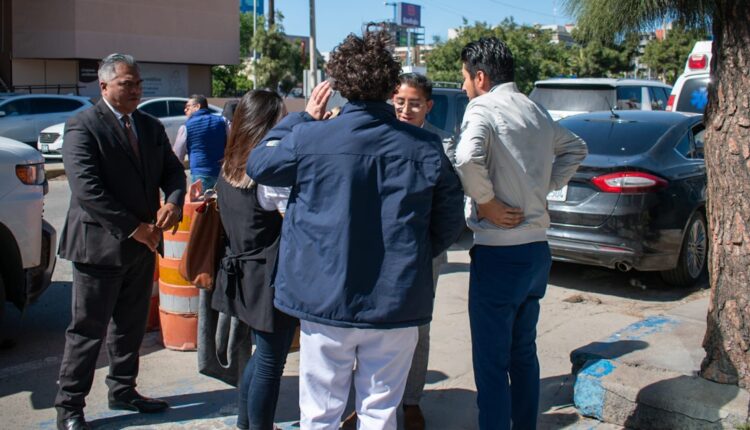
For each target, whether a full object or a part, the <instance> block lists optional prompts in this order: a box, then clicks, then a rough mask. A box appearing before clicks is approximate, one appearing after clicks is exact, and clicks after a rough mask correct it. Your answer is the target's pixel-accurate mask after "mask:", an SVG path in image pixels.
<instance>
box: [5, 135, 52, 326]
mask: <svg viewBox="0 0 750 430" xmlns="http://www.w3.org/2000/svg"><path fill="white" fill-rule="evenodd" d="M46 193H47V180H46V178H45V174H44V158H42V156H41V154H39V152H38V151H37V150H35V149H34V148H32V147H30V146H29V145H26V144H24V143H21V142H18V141H15V140H12V139H7V138H4V137H0V256H2V257H0V320H2V314H3V309H4V306H5V301H9V302H11V303H13V304H15V305H16V306H17V307H18V308H19V309H22V310H23V309H24V308H25V307H26V306H27V305H29V304H30V303H32V302H33V301H34V300H36V298H37V297H39V295H40V294H41V293H42V292H44V290H45V289H47V287H48V286H49V285H50V281H51V279H52V271H53V270H54V268H55V262H56V257H55V246H56V244H57V233H56V232H55V229H54V227H52V226H51V225H50V224H49V223H48V222H46V221H45V220H44V219H43V218H42V211H43V209H44V195H45V194H46Z"/></svg>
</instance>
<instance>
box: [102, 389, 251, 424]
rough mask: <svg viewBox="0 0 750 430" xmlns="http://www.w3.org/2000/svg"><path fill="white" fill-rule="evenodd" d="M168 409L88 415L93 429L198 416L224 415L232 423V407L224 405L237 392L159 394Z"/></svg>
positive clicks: (230, 402) (189, 419) (175, 421)
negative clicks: (143, 412) (146, 412)
mask: <svg viewBox="0 0 750 430" xmlns="http://www.w3.org/2000/svg"><path fill="white" fill-rule="evenodd" d="M162 399H164V400H166V401H168V402H169V404H170V408H169V409H168V410H167V411H165V412H162V413H156V414H139V413H135V412H133V413H121V412H119V411H112V412H111V413H112V414H117V415H114V416H105V417H90V418H88V419H89V423H90V425H91V427H92V428H96V429H121V428H124V427H128V426H148V425H156V424H163V423H179V422H182V421H191V420H197V419H201V418H218V417H222V416H226V417H227V419H231V422H232V423H234V420H235V415H234V414H236V408H227V407H226V405H227V404H232V405H234V403H235V402H236V399H237V392H236V391H235V390H234V389H232V388H230V389H226V390H220V391H209V392H204V393H189V394H180V395H177V396H171V397H163V398H162Z"/></svg>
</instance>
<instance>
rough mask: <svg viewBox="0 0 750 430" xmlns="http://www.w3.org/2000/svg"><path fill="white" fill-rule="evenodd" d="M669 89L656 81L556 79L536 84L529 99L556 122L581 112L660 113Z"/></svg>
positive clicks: (665, 104) (664, 105)
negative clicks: (643, 111)
mask: <svg viewBox="0 0 750 430" xmlns="http://www.w3.org/2000/svg"><path fill="white" fill-rule="evenodd" d="M671 90H672V87H671V86H669V85H667V84H664V83H662V82H659V81H650V80H642V79H610V78H557V79H546V80H543V81H536V82H535V83H534V89H533V90H531V93H530V94H529V98H530V99H531V100H533V101H535V102H537V103H539V104H540V105H542V106H543V107H544V108H545V109H547V111H548V112H549V113H550V115H552V118H553V119H555V120H556V121H557V120H560V119H562V118H565V117H567V116H570V115H575V114H579V113H584V112H595V111H604V110H606V111H608V110H610V109H612V110H664V109H665V108H666V107H667V100H668V98H669V93H670V91H671Z"/></svg>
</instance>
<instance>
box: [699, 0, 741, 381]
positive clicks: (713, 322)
mask: <svg viewBox="0 0 750 430" xmlns="http://www.w3.org/2000/svg"><path fill="white" fill-rule="evenodd" d="M715 4H716V8H715V16H713V28H714V43H713V60H712V71H713V73H712V79H713V82H712V85H710V86H709V105H708V109H707V110H706V125H707V130H706V142H707V143H706V167H707V171H708V222H709V226H710V229H711V250H710V255H709V274H710V283H711V287H712V290H711V300H710V304H709V312H708V321H707V322H708V328H707V330H706V335H705V338H704V340H703V347H704V349H705V350H706V358H705V359H704V360H703V364H702V366H701V374H702V376H703V377H704V378H707V379H710V380H713V381H716V382H720V383H726V384H738V385H739V386H740V387H744V388H750V26H748V25H747V23H748V22H750V2H747V1H736V0H715Z"/></svg>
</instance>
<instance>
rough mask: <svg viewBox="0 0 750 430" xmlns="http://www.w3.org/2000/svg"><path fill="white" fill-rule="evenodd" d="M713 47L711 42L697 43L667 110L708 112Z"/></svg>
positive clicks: (673, 89) (676, 83)
mask: <svg viewBox="0 0 750 430" xmlns="http://www.w3.org/2000/svg"><path fill="white" fill-rule="evenodd" d="M711 47H712V42H711V41H710V40H702V41H699V42H696V43H695V46H693V50H692V51H691V52H690V55H689V56H688V59H687V61H686V62H685V71H684V72H683V74H682V75H680V77H679V78H677V81H675V83H674V86H673V87H672V93H671V94H670V95H669V100H668V101H667V109H666V110H668V111H674V112H694V113H703V112H704V111H705V110H706V105H707V104H708V90H707V88H708V83H709V82H710V71H711Z"/></svg>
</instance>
